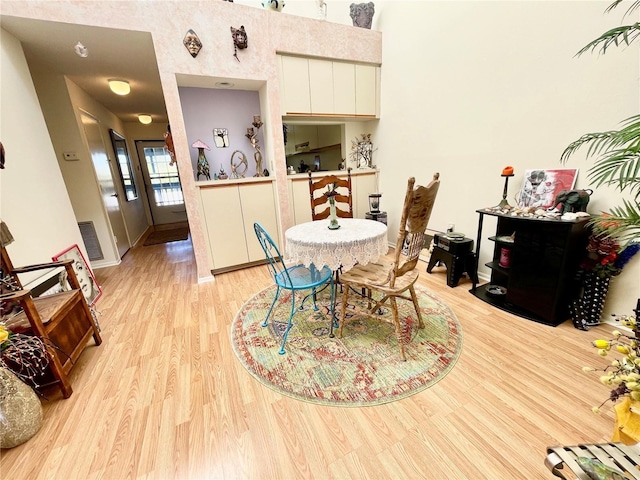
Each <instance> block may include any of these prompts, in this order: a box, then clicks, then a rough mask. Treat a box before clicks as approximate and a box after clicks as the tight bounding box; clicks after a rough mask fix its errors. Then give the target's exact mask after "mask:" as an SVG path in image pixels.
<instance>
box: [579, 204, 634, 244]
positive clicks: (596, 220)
mask: <svg viewBox="0 0 640 480" xmlns="http://www.w3.org/2000/svg"><path fill="white" fill-rule="evenodd" d="M589 224H590V225H591V226H592V227H593V229H594V231H595V232H596V233H598V234H602V235H605V236H610V237H616V238H617V239H618V241H619V242H620V244H621V245H624V244H627V243H629V242H631V241H633V240H636V241H637V239H638V238H639V237H640V203H638V202H637V201H636V202H635V203H634V202H630V201H628V200H623V206H621V207H613V208H612V209H611V210H610V211H609V212H608V213H606V214H603V215H598V216H595V217H593V218H592V219H591V220H590V221H589Z"/></svg>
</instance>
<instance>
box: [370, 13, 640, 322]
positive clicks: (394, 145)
mask: <svg viewBox="0 0 640 480" xmlns="http://www.w3.org/2000/svg"><path fill="white" fill-rule="evenodd" d="M376 3H377V2H376ZM384 3H385V8H384V11H383V12H382V14H381V16H380V17H379V18H378V19H377V23H374V26H376V25H377V27H378V28H380V30H382V31H383V33H384V43H383V62H382V98H381V120H380V122H379V125H378V128H377V130H376V131H375V132H374V137H375V139H376V140H375V145H376V146H377V147H378V152H377V154H376V160H375V161H376V163H377V164H378V166H379V167H380V168H381V171H382V174H381V175H380V184H381V185H380V188H381V191H382V192H383V193H384V196H383V201H384V205H385V209H386V210H388V212H389V226H390V230H391V231H394V230H395V229H396V228H397V225H398V220H399V212H400V208H401V205H402V195H403V194H404V191H405V188H406V181H407V178H408V177H409V176H412V175H413V176H415V177H416V179H417V181H418V182H419V183H423V184H425V183H427V182H428V181H429V180H430V179H431V176H432V174H433V172H436V171H437V172H440V175H441V187H440V191H439V193H438V198H437V200H436V204H435V207H434V210H433V214H432V217H431V223H430V228H432V229H435V230H440V231H444V230H445V229H446V227H447V225H448V224H450V223H453V224H455V229H456V230H457V231H459V232H464V233H466V234H467V235H468V236H470V237H471V238H474V239H475V237H476V232H477V220H478V215H477V214H476V213H475V210H476V209H479V208H483V207H488V206H492V205H496V204H497V203H498V202H499V201H500V200H501V198H502V190H503V187H504V179H503V178H502V177H501V176H500V174H501V171H502V168H503V167H504V166H506V165H512V166H514V168H515V177H513V178H512V179H511V180H510V182H509V195H508V200H509V202H510V203H511V205H514V204H515V200H514V195H515V193H516V192H517V190H518V189H519V188H520V186H521V184H522V174H523V172H524V170H525V169H530V168H537V167H541V168H559V167H562V165H561V164H560V162H559V158H560V154H561V153H562V151H563V150H564V148H565V147H566V146H567V145H568V144H569V143H570V142H571V141H572V140H574V139H576V138H578V137H579V136H581V135H582V134H583V133H586V132H592V131H601V130H607V129H611V128H615V127H616V126H617V124H618V122H619V121H621V120H623V119H625V118H627V117H629V116H631V115H633V114H635V113H637V111H638V102H639V95H638V83H637V77H638V45H637V44H636V45H634V46H633V47H629V48H618V49H616V48H613V49H611V50H610V51H608V52H607V54H606V55H605V56H598V55H597V54H593V55H584V56H582V57H579V58H575V57H574V55H575V53H576V52H577V51H578V50H579V49H580V48H581V47H582V46H583V45H585V44H586V43H588V42H589V41H590V40H592V39H594V38H596V37H598V36H599V35H600V34H601V33H603V32H604V31H606V30H608V29H609V28H612V27H614V26H617V25H620V24H621V21H620V19H621V14H622V12H618V13H612V14H608V15H604V14H603V11H604V8H605V7H606V6H607V5H608V3H609V2H574V1H571V2H554V1H545V2H542V1H529V2H526V1H519V2H488V1H483V2H477V1H456V2H449V1H437V2H435V1H424V2H410V1H393V2H384ZM622 7H624V5H623V6H622ZM590 165H591V163H590V162H589V161H585V160H584V157H581V156H580V155H576V156H575V158H574V159H572V160H571V162H570V163H569V164H568V165H567V166H569V167H575V168H579V169H580V173H579V176H578V182H577V187H578V188H587V187H592V185H591V184H590V182H589V181H588V180H587V178H586V169H587V168H588V167H589V166H590ZM619 203H620V195H619V193H618V194H616V193H615V192H613V191H612V190H610V189H602V188H600V189H597V190H596V192H595V193H594V195H593V197H592V204H591V205H590V208H589V211H590V212H593V213H597V212H599V210H601V209H607V208H609V207H610V206H612V205H616V204H619ZM490 228H491V226H490V225H485V232H487V231H489V232H490V230H488V229H490ZM490 243H491V242H487V241H484V242H483V247H486V249H485V248H483V252H482V255H481V259H480V266H481V269H482V270H483V271H484V273H485V274H486V273H487V270H486V267H484V263H485V262H487V261H488V260H489V257H490V255H491V254H492V252H491V251H490V250H489V249H490V248H492V245H490ZM639 267H640V258H637V259H634V261H633V264H630V265H628V266H627V267H626V268H625V270H624V271H623V274H622V275H621V276H620V277H618V278H616V279H615V280H614V282H613V284H612V288H611V296H610V298H609V299H608V301H607V311H608V312H610V311H612V310H616V311H617V312H618V313H631V312H630V309H631V308H632V307H634V306H635V303H636V301H635V300H634V299H637V298H638V297H639V296H640V280H639V279H640V268H639ZM623 286H626V287H628V289H627V288H625V290H628V291H627V292H626V293H625V294H624V295H618V294H617V292H616V290H618V289H620V288H622V287H623Z"/></svg>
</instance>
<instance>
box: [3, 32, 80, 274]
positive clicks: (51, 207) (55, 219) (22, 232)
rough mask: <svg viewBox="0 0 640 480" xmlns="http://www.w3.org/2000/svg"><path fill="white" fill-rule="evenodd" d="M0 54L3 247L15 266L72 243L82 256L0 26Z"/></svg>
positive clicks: (33, 102) (52, 159) (48, 148)
mask: <svg viewBox="0 0 640 480" xmlns="http://www.w3.org/2000/svg"><path fill="white" fill-rule="evenodd" d="M0 55H1V57H0V65H2V76H1V78H0V103H1V104H2V109H1V111H0V140H1V141H2V143H3V145H4V148H5V152H6V165H5V169H4V170H0V217H1V218H2V220H4V221H5V222H6V223H7V225H8V226H9V229H10V230H11V233H12V234H13V237H14V239H15V241H14V242H13V243H12V244H11V245H9V246H8V247H7V251H8V252H9V255H10V256H11V259H12V261H13V263H14V265H15V266H22V265H27V264H36V263H46V262H49V261H51V257H52V256H53V255H56V254H57V253H60V252H61V251H63V250H65V249H66V248H68V247H69V246H71V245H74V244H78V245H79V246H80V248H81V249H82V251H83V254H84V255H85V257H86V253H87V252H86V250H85V249H84V245H83V243H82V236H81V235H80V230H79V229H78V225H77V223H76V218H75V215H74V212H73V209H72V208H71V203H70V201H69V196H68V195H67V190H66V187H65V184H64V181H63V179H62V174H61V172H60V168H59V167H58V162H56V156H55V152H54V150H53V146H52V144H51V140H50V138H49V132H48V131H47V126H46V124H45V121H44V117H43V114H42V111H41V109H40V104H39V103H38V98H37V96H36V92H35V88H34V85H33V82H32V80H31V74H30V72H29V69H28V67H27V62H26V60H25V58H24V53H23V51H22V46H21V45H20V43H19V42H18V41H17V40H16V39H15V37H13V36H12V35H10V34H8V33H7V32H6V31H4V30H0ZM33 278H34V276H33V275H32V276H30V277H29V276H25V277H23V278H22V279H23V282H28V281H30V280H32V279H33Z"/></svg>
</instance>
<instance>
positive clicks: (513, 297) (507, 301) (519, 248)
mask: <svg viewBox="0 0 640 480" xmlns="http://www.w3.org/2000/svg"><path fill="white" fill-rule="evenodd" d="M477 213H478V214H479V220H478V237H477V240H476V258H477V259H478V258H479V255H480V245H481V242H482V236H483V234H482V230H483V224H484V220H485V216H490V217H495V218H496V220H497V223H496V231H495V235H492V236H490V237H488V239H489V240H491V241H492V242H493V243H494V248H493V254H492V257H491V259H490V261H488V262H487V263H485V266H487V267H488V268H489V269H490V281H489V282H488V283H486V284H483V285H478V282H474V283H473V286H472V288H471V293H472V294H473V295H475V296H476V297H478V298H480V299H481V300H483V301H485V302H487V303H489V304H491V305H493V306H495V307H497V308H500V309H501V310H505V311H508V312H510V313H513V314H514V315H518V316H520V317H523V318H527V319H529V320H534V321H537V322H540V323H544V324H547V325H553V326H555V325H559V324H560V323H562V322H564V321H565V320H568V319H569V306H570V304H571V300H573V299H575V298H576V296H577V295H578V294H579V289H580V284H579V282H578V280H577V278H576V272H577V269H578V265H579V263H580V260H581V258H582V256H583V254H584V251H585V247H586V243H587V231H586V229H585V227H586V224H587V218H580V219H577V220H561V219H559V218H557V219H556V218H536V217H524V216H516V215H510V214H502V213H498V212H496V211H495V210H491V209H480V210H477Z"/></svg>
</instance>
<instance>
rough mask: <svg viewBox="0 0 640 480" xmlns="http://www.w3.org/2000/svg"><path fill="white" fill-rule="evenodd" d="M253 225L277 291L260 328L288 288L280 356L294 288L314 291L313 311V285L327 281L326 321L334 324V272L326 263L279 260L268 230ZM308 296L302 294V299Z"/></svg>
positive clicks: (290, 317) (314, 303)
mask: <svg viewBox="0 0 640 480" xmlns="http://www.w3.org/2000/svg"><path fill="white" fill-rule="evenodd" d="M253 228H254V230H255V232H256V236H257V237H258V241H259V242H260V246H261V247H262V250H264V253H265V255H266V257H267V261H268V267H269V272H270V273H271V277H272V278H273V280H274V282H275V284H276V287H277V288H276V294H275V296H274V297H273V302H272V303H271V307H270V308H269V312H267V316H266V317H265V319H264V322H262V326H263V327H266V326H267V325H268V324H269V317H270V316H271V312H272V311H273V307H274V306H275V304H276V301H277V300H278V297H279V295H280V290H289V291H291V312H290V313H289V320H288V321H287V327H286V330H285V331H284V334H283V336H282V344H281V346H280V351H279V352H278V353H279V354H280V355H283V354H285V353H286V352H285V349H284V345H285V343H286V341H287V336H288V335H289V330H291V326H292V323H293V315H294V313H295V311H296V291H299V290H311V291H312V293H313V294H312V295H311V296H312V297H313V308H314V310H318V306H317V304H316V295H315V293H316V288H317V287H319V286H321V285H325V284H329V286H330V287H331V304H330V307H329V310H330V311H329V313H330V315H329V321H330V322H331V323H333V317H334V315H333V306H334V305H335V302H334V298H335V291H334V286H333V272H332V271H331V269H330V268H329V267H327V266H326V265H325V266H324V267H323V268H322V269H321V270H318V269H317V268H315V267H314V266H313V265H311V267H310V268H308V267H305V266H304V265H302V264H301V265H295V266H293V267H287V266H286V265H285V262H284V260H283V259H282V255H280V251H279V250H278V247H277V246H276V244H275V242H274V241H273V240H272V238H271V236H269V234H268V233H267V231H266V230H265V229H264V227H263V226H262V225H260V224H259V223H258V222H256V223H254V224H253ZM307 297H308V296H307ZM307 297H305V299H306V298H307Z"/></svg>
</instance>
